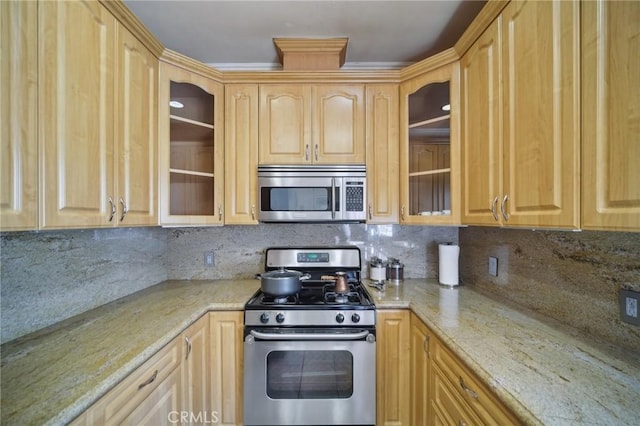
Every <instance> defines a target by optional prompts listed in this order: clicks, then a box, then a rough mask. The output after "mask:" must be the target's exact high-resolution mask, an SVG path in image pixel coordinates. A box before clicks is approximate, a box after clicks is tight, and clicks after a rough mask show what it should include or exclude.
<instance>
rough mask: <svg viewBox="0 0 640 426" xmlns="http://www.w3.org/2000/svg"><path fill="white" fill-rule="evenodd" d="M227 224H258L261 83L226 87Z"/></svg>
mask: <svg viewBox="0 0 640 426" xmlns="http://www.w3.org/2000/svg"><path fill="white" fill-rule="evenodd" d="M224 155H225V166H226V167H225V182H226V183H225V196H224V198H225V219H224V223H225V224H234V225H255V224H257V223H258V219H257V217H256V214H257V212H256V206H257V203H258V174H257V168H258V85H257V84H227V85H226V86H225V149H224Z"/></svg>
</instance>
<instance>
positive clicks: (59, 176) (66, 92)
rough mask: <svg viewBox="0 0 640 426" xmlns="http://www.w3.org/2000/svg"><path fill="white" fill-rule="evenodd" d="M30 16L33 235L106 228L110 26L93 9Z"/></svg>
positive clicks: (110, 197)
mask: <svg viewBox="0 0 640 426" xmlns="http://www.w3.org/2000/svg"><path fill="white" fill-rule="evenodd" d="M38 8H39V10H38V13H39V39H40V41H39V43H38V62H39V80H40V81H39V90H38V98H39V100H38V103H39V110H38V116H39V126H38V127H39V135H40V143H39V147H40V150H39V151H40V155H41V158H42V160H41V161H40V188H39V191H40V197H39V198H40V227H41V228H45V229H46V228H65V227H69V228H71V227H75V228H90V227H100V226H112V225H113V223H114V222H113V221H114V220H115V214H114V215H112V214H111V212H112V207H115V203H117V199H114V197H115V195H114V176H113V170H114V169H113V149H114V146H113V128H114V120H113V117H114V115H113V110H114V99H113V94H114V90H113V80H114V76H113V69H114V67H113V60H114V40H115V35H114V31H115V20H114V18H113V17H112V16H111V15H110V14H109V12H107V11H106V10H105V9H104V7H103V6H102V5H101V4H100V3H98V2H95V1H76V2H57V1H56V2H49V1H46V2H41V3H39V4H38Z"/></svg>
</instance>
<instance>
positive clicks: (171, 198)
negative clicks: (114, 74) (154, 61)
mask: <svg viewBox="0 0 640 426" xmlns="http://www.w3.org/2000/svg"><path fill="white" fill-rule="evenodd" d="M160 79H161V92H160V99H161V101H160V104H161V105H160V111H161V112H160V118H161V120H162V121H163V122H162V124H161V126H160V150H159V151H160V175H161V179H160V185H161V189H160V200H161V201H160V211H161V221H160V222H161V224H162V225H217V224H222V223H223V210H224V206H223V196H224V195H223V194H224V182H223V180H224V170H223V164H224V163H223V162H224V158H223V156H224V152H223V148H222V135H223V129H222V117H223V116H224V113H223V106H222V98H223V87H222V85H221V84H220V83H218V82H216V81H214V80H211V79H208V78H206V77H203V76H201V75H199V74H195V73H191V72H189V71H187V70H184V69H182V68H178V67H175V66H173V65H169V64H165V63H162V64H161V68H160Z"/></svg>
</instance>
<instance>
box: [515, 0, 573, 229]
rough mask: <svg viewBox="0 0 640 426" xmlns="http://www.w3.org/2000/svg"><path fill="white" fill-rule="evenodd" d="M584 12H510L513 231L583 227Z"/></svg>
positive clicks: (518, 6)
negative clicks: (581, 53)
mask: <svg viewBox="0 0 640 426" xmlns="http://www.w3.org/2000/svg"><path fill="white" fill-rule="evenodd" d="M578 6H579V5H578V2H576V1H554V2H536V1H513V2H511V3H510V4H509V5H508V6H507V7H506V8H505V10H504V12H503V14H504V21H503V34H504V43H503V64H504V70H505V71H504V106H505V109H504V140H505V143H504V150H505V151H504V155H505V164H506V167H505V170H504V194H506V195H508V197H509V198H508V201H507V204H506V208H507V210H508V212H509V215H510V218H509V219H508V220H507V221H506V222H505V223H506V224H508V225H523V226H525V225H526V226H549V227H578V212H579V195H578V194H579V158H580V157H579V155H580V151H579V143H580V131H579V126H580V116H579V112H580V110H579V102H580V92H579V81H580V79H579V64H580V58H579V50H578V40H579V29H580V26H579V23H578V22H579V21H578V11H579V7H578Z"/></svg>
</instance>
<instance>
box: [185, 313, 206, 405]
mask: <svg viewBox="0 0 640 426" xmlns="http://www.w3.org/2000/svg"><path fill="white" fill-rule="evenodd" d="M181 338H182V339H183V340H184V343H185V346H186V348H185V350H186V355H185V357H184V362H183V363H182V367H183V369H182V377H183V381H182V396H183V404H182V408H183V410H185V411H188V412H191V413H194V415H198V414H199V413H200V414H201V415H205V414H204V413H207V415H210V412H211V402H210V399H211V398H210V396H211V391H210V384H209V380H208V379H209V374H210V365H211V364H210V359H211V358H210V345H209V315H208V314H205V315H203V316H202V317H201V318H200V319H199V320H197V321H196V322H194V323H193V324H192V325H191V326H189V328H188V329H186V330H185V331H184V332H183V333H182V335H181Z"/></svg>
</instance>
